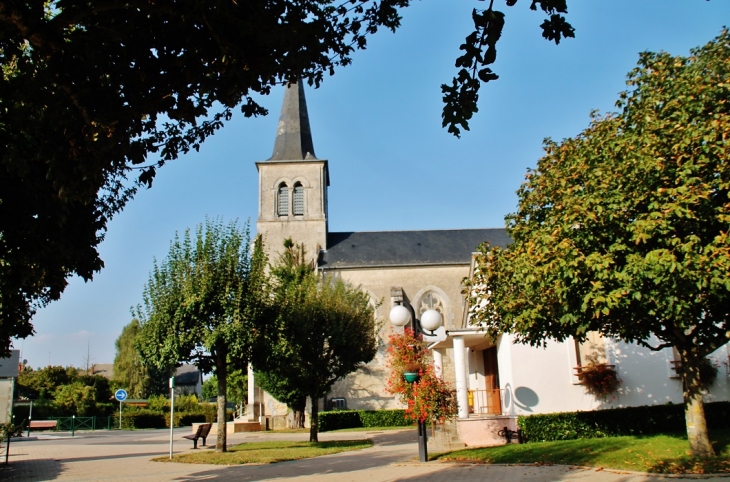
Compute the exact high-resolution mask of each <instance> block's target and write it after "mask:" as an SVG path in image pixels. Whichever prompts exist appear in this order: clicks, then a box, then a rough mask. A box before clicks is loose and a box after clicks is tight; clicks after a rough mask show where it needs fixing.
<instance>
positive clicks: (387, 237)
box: [319, 228, 510, 269]
mask: <svg viewBox="0 0 730 482" xmlns="http://www.w3.org/2000/svg"><path fill="white" fill-rule="evenodd" d="M485 241H487V242H489V244H491V245H492V246H500V247H506V246H507V245H508V244H510V239H509V236H507V232H506V230H505V229H503V228H492V229H450V230H437V231H436V230H434V231H373V232H351V233H328V234H327V250H326V251H325V252H323V253H322V254H321V255H320V262H319V266H320V267H321V268H324V269H337V268H353V267H375V266H402V265H434V264H436V265H438V264H469V263H470V261H471V254H472V253H473V252H474V251H476V249H477V246H479V244H481V243H483V242H485Z"/></svg>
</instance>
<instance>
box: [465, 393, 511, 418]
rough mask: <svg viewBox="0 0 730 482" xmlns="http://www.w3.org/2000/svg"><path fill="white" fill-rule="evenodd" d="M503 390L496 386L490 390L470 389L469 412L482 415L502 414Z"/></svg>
mask: <svg viewBox="0 0 730 482" xmlns="http://www.w3.org/2000/svg"><path fill="white" fill-rule="evenodd" d="M502 391H503V389H500V388H495V389H490V390H469V413H474V414H480V415H501V414H502Z"/></svg>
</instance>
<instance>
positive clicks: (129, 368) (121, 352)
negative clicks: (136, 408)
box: [114, 318, 172, 398]
mask: <svg viewBox="0 0 730 482" xmlns="http://www.w3.org/2000/svg"><path fill="white" fill-rule="evenodd" d="M138 336H139V320H138V319H137V318H134V319H132V321H130V322H129V324H128V325H127V326H125V327H124V328H122V333H121V334H120V335H119V338H117V341H116V342H114V344H115V346H116V351H117V353H116V355H115V356H114V382H115V383H116V384H118V385H119V387H121V388H124V389H126V390H127V392H128V393H129V396H130V398H147V397H149V396H150V395H158V394H164V393H167V383H168V382H167V380H168V378H169V377H170V373H171V371H172V369H171V367H167V368H164V369H159V368H157V367H155V366H154V365H151V366H149V367H147V366H145V365H144V364H143V363H142V357H141V356H140V353H139V350H138V349H137V346H136V343H137V337H138Z"/></svg>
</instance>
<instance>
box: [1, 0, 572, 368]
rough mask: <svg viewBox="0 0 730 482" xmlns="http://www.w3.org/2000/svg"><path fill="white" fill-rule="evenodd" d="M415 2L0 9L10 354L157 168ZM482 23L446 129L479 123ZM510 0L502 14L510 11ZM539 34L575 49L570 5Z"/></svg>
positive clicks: (98, 264)
mask: <svg viewBox="0 0 730 482" xmlns="http://www.w3.org/2000/svg"><path fill="white" fill-rule="evenodd" d="M410 3H411V2H410V1H409V0H343V1H342V2H333V1H332V0H304V1H294V0H252V1H245V2H236V1H233V2H232V1H221V0H212V1H208V2H173V1H170V0H163V1H158V2H116V1H112V0H99V1H94V2H82V1H79V0H65V1H59V0H48V1H45V2H38V1H34V2H31V1H28V0H13V1H9V2H7V1H6V2H3V3H2V4H0V147H1V149H0V333H2V335H0V356H7V355H8V349H9V347H10V346H11V339H12V338H25V337H27V336H29V335H32V334H33V325H32V323H31V318H32V316H33V314H34V312H35V309H36V308H37V307H39V306H43V305H45V304H47V303H48V302H50V301H52V300H56V299H58V298H59V297H60V295H61V293H62V292H63V290H64V289H65V287H66V284H67V281H66V280H67V278H68V276H70V275H72V274H75V275H78V276H80V277H82V278H83V279H85V280H89V279H91V278H92V277H93V274H94V273H95V272H98V271H99V270H100V269H101V268H102V267H103V261H102V260H101V259H100V257H99V253H98V251H97V247H98V245H99V243H100V242H101V241H102V240H103V238H104V233H105V231H106V227H107V223H108V222H109V220H110V219H111V217H112V216H113V215H114V214H115V213H117V212H119V211H120V210H121V209H122V208H123V207H124V205H125V204H126V203H127V202H128V201H129V200H130V199H131V198H132V197H133V196H134V194H135V192H136V190H137V189H138V188H139V187H141V186H150V185H151V183H152V180H153V178H154V177H155V174H156V172H157V169H158V168H160V167H161V166H162V165H163V164H165V163H166V162H168V161H171V160H174V159H176V158H177V157H178V156H179V155H180V154H181V153H185V152H188V151H189V150H190V149H196V150H197V149H198V148H199V147H200V144H201V143H202V142H203V141H204V140H205V139H206V138H207V137H208V136H210V135H212V134H213V133H214V132H215V131H216V130H217V129H219V128H220V127H221V126H222V125H223V123H224V122H225V121H226V120H228V119H230V118H231V116H232V115H233V112H234V109H236V108H240V111H241V113H242V114H243V115H245V116H256V115H261V114H265V113H266V110H265V109H264V108H262V107H261V106H260V105H258V104H257V102H256V101H255V100H254V96H256V95H258V94H263V95H266V94H268V93H269V91H270V89H271V87H272V86H273V85H276V84H280V83H283V82H287V81H294V80H297V79H298V78H306V79H307V80H308V81H309V82H310V84H311V83H314V84H316V85H319V83H320V82H321V81H322V79H323V77H324V74H325V73H328V74H332V73H334V70H335V68H337V67H340V66H345V65H347V64H349V63H350V62H351V55H352V53H353V51H354V50H355V49H364V48H365V47H366V44H367V41H366V36H367V35H368V34H373V33H375V32H376V31H377V30H378V29H380V28H387V29H390V30H395V29H396V28H397V27H398V26H399V25H400V16H399V13H398V12H399V10H398V9H399V8H404V7H407V6H408V5H409V4H410ZM493 3H494V2H493V1H491V2H490V4H489V7H488V8H487V9H486V10H476V9H475V10H474V13H473V19H474V26H475V30H474V32H473V33H471V34H470V35H469V36H467V38H466V40H465V42H464V44H463V45H462V46H461V49H462V50H463V51H464V54H463V55H462V56H461V57H459V59H458V60H457V62H456V66H457V68H459V71H458V73H457V76H456V77H455V78H454V80H453V82H452V84H451V85H444V86H443V87H442V88H443V91H444V100H445V108H444V114H443V121H444V125H445V126H448V128H449V131H450V132H453V133H454V134H456V135H458V134H459V132H460V128H463V129H468V120H469V119H470V118H471V116H472V114H473V113H474V112H476V110H477V100H478V90H479V86H480V84H481V83H482V82H489V81H491V80H493V79H496V77H497V76H496V75H495V74H494V73H493V72H492V71H491V70H490V69H489V67H488V66H489V65H490V64H492V63H493V62H494V60H495V58H496V49H495V45H496V42H497V40H498V39H499V37H500V35H501V31H502V27H503V25H504V15H503V14H502V13H501V12H498V11H496V10H494V9H493ZM515 3H516V0H506V4H507V5H509V6H512V5H514V4H515ZM530 8H532V9H533V10H537V9H540V10H541V11H543V12H545V13H546V14H548V15H549V18H548V19H547V20H545V22H543V24H542V26H541V27H542V30H543V36H544V37H546V38H547V39H549V40H554V41H555V42H558V41H559V40H560V38H561V37H564V36H572V27H570V25H569V24H567V23H566V22H565V19H564V18H563V17H562V15H561V13H564V12H566V11H567V6H566V0H532V3H531V5H530Z"/></svg>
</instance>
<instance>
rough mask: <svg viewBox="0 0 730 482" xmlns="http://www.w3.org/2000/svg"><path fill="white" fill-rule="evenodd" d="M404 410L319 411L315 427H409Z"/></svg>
mask: <svg viewBox="0 0 730 482" xmlns="http://www.w3.org/2000/svg"><path fill="white" fill-rule="evenodd" d="M411 425H413V422H412V421H410V420H407V419H406V411H405V410H334V411H331V412H320V413H319V416H318V417H317V428H318V430H319V431H320V432H329V431H331V430H340V429H343V428H358V427H410V426H411Z"/></svg>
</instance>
